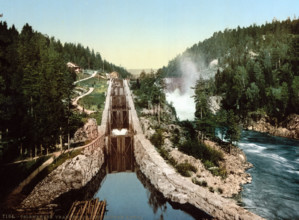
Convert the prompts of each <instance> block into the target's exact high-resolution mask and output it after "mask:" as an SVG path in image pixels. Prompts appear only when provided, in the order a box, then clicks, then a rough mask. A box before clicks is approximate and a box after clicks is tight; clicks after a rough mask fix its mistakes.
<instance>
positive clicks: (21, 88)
mask: <svg viewBox="0 0 299 220" xmlns="http://www.w3.org/2000/svg"><path fill="white" fill-rule="evenodd" d="M67 62H74V63H76V64H78V65H79V66H81V68H89V69H94V70H99V71H101V72H104V71H105V72H111V71H117V72H119V73H120V75H121V77H127V76H128V75H129V73H128V72H127V71H126V70H125V69H124V68H122V67H119V66H116V65H114V64H112V63H109V62H108V61H106V60H103V59H102V57H101V55H100V54H99V53H95V52H94V50H90V49H89V48H88V47H86V48H85V47H83V46H82V45H81V44H77V45H76V44H73V43H64V44H62V43H61V42H60V41H59V40H56V39H55V38H54V37H48V36H47V35H44V34H41V33H39V32H37V31H34V30H33V29H32V27H31V26H30V25H29V24H26V25H24V27H23V28H22V30H21V32H20V33H19V32H18V31H17V30H16V28H15V27H14V26H12V27H8V26H7V24H6V22H0V147H1V149H0V150H1V151H0V152H1V157H2V158H1V159H3V161H11V160H12V159H14V157H16V156H18V155H20V154H21V155H26V156H29V155H30V156H36V155H37V154H44V153H46V152H48V151H53V150H54V149H55V148H56V145H57V144H60V137H61V138H62V141H63V142H64V143H65V142H67V139H68V136H69V137H70V136H72V134H73V133H74V132H75V130H76V129H77V128H78V127H80V126H82V116H81V115H80V114H79V113H78V112H76V111H74V107H73V106H72V104H71V100H72V97H73V96H72V95H73V89H74V84H73V82H74V81H75V80H76V77H77V76H76V73H75V72H73V71H71V70H69V69H68V68H67V66H66V63H67Z"/></svg>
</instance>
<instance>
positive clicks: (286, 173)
mask: <svg viewBox="0 0 299 220" xmlns="http://www.w3.org/2000/svg"><path fill="white" fill-rule="evenodd" d="M239 147H240V148H241V149H242V150H243V151H244V152H245V154H246V156H247V160H248V161H249V162H250V163H252V164H253V165H254V167H253V168H252V169H250V170H248V173H250V174H251V176H252V183H251V184H247V185H244V187H243V192H242V193H241V196H242V203H243V205H244V206H245V207H247V208H248V209H249V210H250V211H252V212H255V213H256V214H258V215H260V216H262V217H264V218H267V219H299V141H295V140H291V139H287V138H280V137H273V136H270V135H267V134H262V133H258V132H252V131H243V132H242V138H241V141H240V143H239Z"/></svg>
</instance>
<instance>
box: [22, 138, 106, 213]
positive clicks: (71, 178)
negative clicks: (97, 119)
mask: <svg viewBox="0 0 299 220" xmlns="http://www.w3.org/2000/svg"><path fill="white" fill-rule="evenodd" d="M103 137H104V136H103V135H102V136H101V137H99V138H103ZM97 140H98V139H97ZM103 140H104V139H103ZM95 141H96V140H95ZM103 146H104V144H103V141H101V144H100V146H95V145H91V146H90V147H86V148H84V150H83V151H82V152H81V154H79V155H77V156H76V157H74V158H72V159H70V160H67V161H66V162H64V163H63V164H62V165H60V166H59V167H58V168H57V169H55V170H54V171H53V172H51V173H50V174H49V175H48V176H47V177H46V178H45V179H43V180H42V181H41V182H40V183H38V184H37V185H36V187H35V188H34V189H33V191H32V192H31V193H30V194H29V196H28V197H27V198H26V199H25V200H24V201H23V202H22V203H21V207H23V208H29V207H30V208H35V207H41V206H45V205H47V204H49V203H51V202H52V201H53V200H54V199H55V198H57V197H59V196H60V195H61V194H63V193H66V192H68V191H70V190H72V189H80V188H81V187H83V186H85V185H86V183H88V182H89V181H90V180H91V179H92V177H93V176H95V175H96V174H97V173H98V172H99V170H100V168H101V166H102V164H103V163H104V152H103Z"/></svg>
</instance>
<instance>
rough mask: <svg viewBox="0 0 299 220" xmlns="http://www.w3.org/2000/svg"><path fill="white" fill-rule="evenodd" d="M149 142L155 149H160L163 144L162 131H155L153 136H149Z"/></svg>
mask: <svg viewBox="0 0 299 220" xmlns="http://www.w3.org/2000/svg"><path fill="white" fill-rule="evenodd" d="M150 141H151V142H152V144H153V145H154V146H155V147H156V148H158V149H161V147H162V145H163V144H164V138H163V135H162V130H161V129H156V132H155V134H153V136H151V138H150Z"/></svg>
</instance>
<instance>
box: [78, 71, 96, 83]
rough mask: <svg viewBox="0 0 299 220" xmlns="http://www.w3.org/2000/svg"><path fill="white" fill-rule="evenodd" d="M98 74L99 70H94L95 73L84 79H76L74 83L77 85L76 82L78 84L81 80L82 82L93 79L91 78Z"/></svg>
mask: <svg viewBox="0 0 299 220" xmlns="http://www.w3.org/2000/svg"><path fill="white" fill-rule="evenodd" d="M96 75H97V71H94V72H93V74H92V75H91V76H89V77H86V78H84V79H80V80H77V81H75V82H74V83H73V84H74V85H75V84H77V83H79V82H82V81H85V80H88V79H91V78H93V77H95V76H96Z"/></svg>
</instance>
